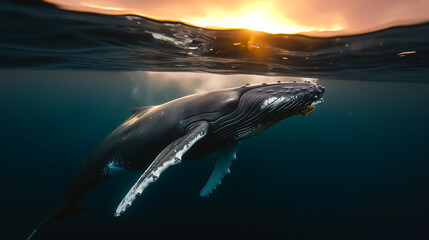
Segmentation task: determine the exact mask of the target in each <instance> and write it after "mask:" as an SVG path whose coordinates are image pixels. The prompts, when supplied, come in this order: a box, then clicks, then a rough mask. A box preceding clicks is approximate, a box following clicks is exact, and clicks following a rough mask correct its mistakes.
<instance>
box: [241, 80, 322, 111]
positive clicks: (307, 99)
mask: <svg viewBox="0 0 429 240" xmlns="http://www.w3.org/2000/svg"><path fill="white" fill-rule="evenodd" d="M246 87H248V88H249V90H247V91H246V90H244V91H242V94H241V96H240V105H241V109H251V110H253V111H252V113H250V114H251V115H259V114H261V115H276V116H283V115H284V114H287V115H289V114H288V113H291V111H292V112H294V113H302V114H304V115H306V114H308V111H304V110H305V109H307V110H310V109H314V106H315V105H317V104H319V103H321V102H323V98H322V96H323V94H324V93H325V88H324V87H323V86H321V85H320V84H318V83H312V82H310V81H306V82H302V83H296V82H293V83H281V82H278V83H275V84H261V85H257V86H250V85H248V86H246V85H245V86H243V87H242V88H243V89H245V88H246Z"/></svg>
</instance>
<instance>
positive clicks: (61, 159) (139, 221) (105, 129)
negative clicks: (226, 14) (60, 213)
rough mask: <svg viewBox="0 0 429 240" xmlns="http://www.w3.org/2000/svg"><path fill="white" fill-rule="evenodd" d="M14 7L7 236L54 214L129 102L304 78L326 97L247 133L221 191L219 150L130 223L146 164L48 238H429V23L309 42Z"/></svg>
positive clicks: (9, 47) (4, 171)
mask: <svg viewBox="0 0 429 240" xmlns="http://www.w3.org/2000/svg"><path fill="white" fill-rule="evenodd" d="M0 13H1V14H0V18H1V22H2V24H1V25H0V29H1V32H2V34H1V36H0V56H1V58H0V109H1V118H0V132H1V136H2V140H1V144H0V146H1V149H0V150H1V153H2V154H1V174H0V189H1V197H0V205H1V206H2V210H1V211H0V226H1V231H0V239H25V238H26V237H27V236H28V235H29V234H30V233H31V231H32V230H33V229H34V227H36V226H37V225H38V224H39V223H40V222H41V221H43V220H44V219H45V218H46V217H47V216H48V215H49V214H50V213H51V212H52V211H53V210H55V209H56V208H57V207H58V204H59V203H60V200H61V195H62V193H63V191H64V189H65V187H66V185H67V183H68V181H69V179H70V178H71V176H72V174H73V173H74V172H75V171H76V169H77V168H78V166H79V164H80V163H81V162H82V161H83V159H84V158H85V157H86V156H87V155H88V154H89V153H90V151H91V150H92V149H93V148H94V147H95V146H96V145H97V144H98V143H99V142H100V141H101V140H102V139H103V138H104V137H105V136H106V135H107V134H109V133H110V132H111V131H112V130H114V129H115V128H116V127H117V126H118V125H119V124H121V123H122V122H123V121H125V120H126V119H127V118H128V117H129V116H130V115H131V113H130V109H132V108H134V107H140V106H148V105H157V104H162V103H164V102H166V101H170V100H173V99H176V98H179V97H182V96H186V95H189V94H193V93H197V92H202V91H208V90H212V89H219V88H226V87H235V86H240V85H243V84H245V83H251V84H257V83H262V82H276V81H293V80H302V79H303V78H304V79H309V78H312V79H318V82H319V83H320V84H321V85H323V86H324V87H326V93H325V94H324V96H323V98H324V100H325V102H324V103H323V104H320V105H317V106H316V109H315V111H314V112H313V113H311V114H310V115H308V116H293V117H291V118H288V119H286V120H284V121H281V122H279V123H277V124H276V125H274V126H272V127H270V128H269V129H267V130H266V131H265V132H263V133H261V134H259V135H257V136H254V137H252V138H249V139H247V140H245V141H243V142H242V144H241V146H240V148H239V150H238V153H237V160H235V161H234V162H233V163H232V167H231V174H229V175H227V176H226V177H225V178H224V179H223V181H222V184H221V185H220V186H218V187H217V189H216V190H215V191H214V192H213V194H212V195H211V196H209V197H208V198H201V197H200V196H199V192H200V190H201V188H202V187H203V186H204V184H205V183H206V181H207V179H208V178H209V176H210V174H211V172H212V169H213V166H214V163H215V157H214V155H210V156H208V157H205V158H203V159H200V160H197V161H191V162H185V163H183V164H180V165H177V166H174V167H171V168H169V169H168V170H166V171H165V172H164V173H163V175H162V177H161V178H160V179H159V180H158V181H157V182H156V183H155V184H152V185H150V186H149V187H148V189H147V190H146V191H145V192H144V193H143V194H142V196H140V197H139V198H137V200H136V201H135V202H134V203H133V205H132V207H131V208H130V209H128V210H127V212H126V213H125V214H123V215H122V216H120V217H118V218H117V217H114V215H113V214H114V211H115V209H116V207H117V205H118V204H119V202H120V201H121V200H122V198H123V196H124V195H125V194H126V193H127V192H128V190H129V188H130V187H131V186H132V185H133V184H134V182H135V181H136V180H137V178H138V177H139V176H140V174H141V173H140V172H129V173H126V174H122V175H118V176H116V177H115V178H112V179H111V180H109V181H108V182H106V183H104V184H103V185H101V186H99V187H98V188H96V189H94V190H92V191H90V192H89V193H88V194H87V195H86V196H85V197H84V198H83V199H82V201H81V202H80V203H79V204H78V205H79V206H82V207H85V208H88V209H91V210H92V211H93V212H94V216H93V217H88V216H86V215H84V214H81V215H77V216H73V217H71V218H69V219H67V220H63V221H57V222H53V223H51V224H50V225H48V226H47V227H46V228H45V229H42V230H41V231H40V233H39V235H38V236H37V238H36V239H140V238H141V239H167V238H179V239H181V238H189V239H220V238H222V239H429V204H428V203H429V188H428V185H429V171H428V169H429V161H428V153H429V124H428V123H429V101H428V96H429V85H428V81H429V68H428V67H429V65H428V63H429V58H428V56H429V40H428V39H429V38H428V37H429V35H428V33H429V31H428V29H429V25H428V24H421V25H416V26H404V27H396V28H391V29H386V30H383V31H379V32H374V33H368V34H363V35H357V36H348V37H335V38H311V37H305V36H300V35H269V34H263V33H255V32H250V31H245V30H228V31H227V30H223V31H214V30H206V29H198V28H195V27H190V26H186V25H183V24H179V23H166V22H157V21H153V20H149V19H145V18H140V17H136V16H106V15H96V14H88V13H78V12H68V11H64V10H60V9H57V8H55V7H53V6H52V5H49V4H43V3H37V2H36V3H34V5H28V4H27V5H20V4H13V3H9V2H5V4H3V3H2V5H1V7H0ZM11 17H13V19H15V20H16V21H13V22H10V21H9V22H8V21H6V20H5V19H7V18H8V19H10V18H11ZM138 22H140V23H138ZM6 23H7V24H6ZM254 35H256V36H254ZM249 39H250V40H249ZM234 43H240V44H234ZM242 45H245V46H244V47H243V46H242ZM210 49H212V50H210ZM178 71H180V72H178Z"/></svg>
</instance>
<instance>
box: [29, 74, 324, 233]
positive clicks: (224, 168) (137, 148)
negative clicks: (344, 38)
mask: <svg viewBox="0 0 429 240" xmlns="http://www.w3.org/2000/svg"><path fill="white" fill-rule="evenodd" d="M324 93H325V88H324V87H323V86H321V85H320V84H317V83H312V82H309V81H306V82H303V83H296V82H294V83H282V82H277V83H270V84H266V83H263V84H258V85H249V84H246V85H244V86H241V87H236V88H229V89H221V90H214V91H209V92H205V93H198V94H193V95H189V96H185V97H182V98H179V99H176V100H173V101H170V102H167V103H164V104H161V105H157V106H147V107H139V108H135V109H132V110H131V112H132V116H131V117H130V118H128V119H127V120H126V121H125V122H124V123H122V124H121V125H120V126H118V127H117V128H116V129H115V130H114V131H113V132H111V133H110V134H109V135H108V136H107V137H106V138H105V139H104V140H102V141H101V142H100V143H99V144H98V146H97V147H96V148H95V149H94V150H93V151H92V152H91V153H90V154H89V155H88V156H87V158H86V159H85V160H84V161H83V163H82V164H81V165H80V167H79V168H78V170H77V171H76V172H75V174H74V175H73V176H72V178H71V180H70V182H69V184H68V185H67V187H66V189H65V192H64V194H63V198H62V204H61V205H60V207H59V209H58V210H57V211H56V212H54V213H53V214H52V215H51V216H50V217H48V218H47V219H46V220H45V221H44V222H43V223H42V224H40V225H39V226H38V227H37V228H36V229H35V230H34V231H33V233H32V234H31V235H30V236H29V237H28V239H30V238H31V237H32V236H33V235H34V233H36V232H37V231H38V229H40V228H41V227H43V226H45V225H46V224H48V223H49V222H51V221H53V220H56V219H60V218H64V217H67V216H69V215H72V214H74V213H76V212H80V211H89V210H85V209H83V208H79V207H76V204H77V203H78V202H79V201H80V199H81V198H82V197H83V196H84V195H85V194H86V193H87V192H88V191H90V190H91V189H93V188H95V187H96V186H98V185H100V184H101V183H103V182H105V181H106V180H108V179H110V178H111V177H113V176H115V175H116V174H120V173H122V172H126V171H127V170H140V171H142V172H143V174H142V175H141V176H140V178H139V179H138V180H137V181H136V182H135V184H134V185H133V186H132V187H131V188H130V190H129V192H128V193H127V194H126V196H125V197H124V198H123V199H122V201H121V202H120V203H119V205H118V207H117V209H116V211H115V213H114V215H115V216H120V215H121V214H122V213H124V212H125V211H126V210H127V208H129V207H130V206H131V204H132V203H133V201H134V200H135V199H136V198H137V197H138V196H139V195H141V194H142V192H143V190H144V189H145V188H146V187H147V186H148V185H149V184H150V183H152V182H155V181H156V180H157V179H158V178H159V177H160V175H161V173H162V172H163V171H164V170H165V169H166V168H168V167H170V166H173V165H176V164H179V163H181V162H183V161H188V160H193V159H198V158H201V157H203V156H206V155H208V154H211V153H214V152H218V155H217V160H216V164H215V167H214V170H213V172H212V174H211V176H210V177H209V178H208V181H207V183H206V185H205V186H204V187H203V188H202V190H201V192H200V195H201V196H202V197H206V196H208V195H210V194H211V193H212V191H213V190H214V189H215V188H216V187H217V186H218V185H219V184H220V182H221V180H222V178H223V177H224V176H225V175H226V174H227V173H229V172H230V170H229V168H230V166H231V162H232V161H233V160H234V159H235V158H236V151H237V149H238V146H239V144H240V142H241V141H242V140H244V139H246V138H249V137H251V136H254V135H255V134H258V133H260V132H261V131H263V130H265V129H266V128H268V127H270V126H272V125H273V124H275V123H277V122H279V121H281V120H283V119H285V118H288V117H290V116H293V115H297V114H302V115H308V114H310V113H311V112H312V111H313V110H314V108H315V105H316V104H318V103H320V102H322V101H323V98H322V95H323V94H324Z"/></svg>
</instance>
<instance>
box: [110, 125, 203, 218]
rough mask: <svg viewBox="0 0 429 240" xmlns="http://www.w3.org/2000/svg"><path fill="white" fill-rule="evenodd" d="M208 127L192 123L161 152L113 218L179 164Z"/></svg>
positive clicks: (123, 200) (122, 202)
mask: <svg viewBox="0 0 429 240" xmlns="http://www.w3.org/2000/svg"><path fill="white" fill-rule="evenodd" d="M208 126H209V124H208V123H207V122H205V121H204V122H197V123H194V124H193V125H192V126H191V127H190V128H189V130H188V132H187V134H186V135H185V136H183V137H181V138H179V139H177V140H176V141H174V142H172V143H171V144H170V145H168V146H167V147H166V148H165V149H164V150H162V152H161V153H160V154H159V155H158V156H157V157H156V158H155V160H154V161H153V162H152V163H151V164H150V166H149V167H148V168H147V169H146V171H145V172H144V173H143V175H141V176H140V178H139V179H138V180H137V182H136V183H135V184H134V186H133V187H132V188H131V189H130V191H129V192H128V193H127V195H126V196H125V197H124V199H122V201H121V203H120V204H119V206H118V208H116V212H115V216H116V217H118V216H119V215H121V214H122V213H123V212H125V210H126V209H127V208H128V207H129V206H131V204H132V202H133V201H134V200H135V199H136V197H137V196H139V195H140V194H141V193H142V192H143V190H144V189H145V188H146V187H147V186H148V185H149V184H150V183H152V182H155V181H156V180H157V179H158V178H159V175H160V174H161V173H162V172H163V171H164V170H165V169H167V168H168V167H170V166H172V165H175V164H178V163H180V162H181V161H182V156H183V155H184V154H185V153H186V152H187V151H188V150H189V149H190V148H191V147H192V145H194V144H195V143H196V142H198V141H199V140H200V139H201V138H203V137H204V136H205V135H206V134H207V131H208Z"/></svg>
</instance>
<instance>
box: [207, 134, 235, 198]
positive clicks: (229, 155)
mask: <svg viewBox="0 0 429 240" xmlns="http://www.w3.org/2000/svg"><path fill="white" fill-rule="evenodd" d="M239 146H240V142H237V143H234V144H232V145H230V146H228V147H226V148H224V149H222V150H220V151H219V152H218V154H217V160H216V165H215V167H214V169H213V172H212V174H211V175H210V178H209V180H208V181H207V183H206V185H205V186H204V188H203V189H202V190H201V192H200V196H201V197H207V196H208V195H210V194H211V193H212V192H213V190H215V189H216V187H217V186H218V185H220V184H221V180H222V179H223V177H224V176H225V175H226V174H228V173H230V172H231V171H230V170H229V168H230V167H231V163H232V161H234V160H235V159H236V158H237V154H236V153H237V150H238V147H239Z"/></svg>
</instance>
